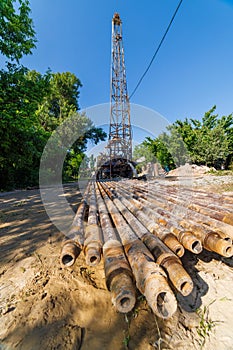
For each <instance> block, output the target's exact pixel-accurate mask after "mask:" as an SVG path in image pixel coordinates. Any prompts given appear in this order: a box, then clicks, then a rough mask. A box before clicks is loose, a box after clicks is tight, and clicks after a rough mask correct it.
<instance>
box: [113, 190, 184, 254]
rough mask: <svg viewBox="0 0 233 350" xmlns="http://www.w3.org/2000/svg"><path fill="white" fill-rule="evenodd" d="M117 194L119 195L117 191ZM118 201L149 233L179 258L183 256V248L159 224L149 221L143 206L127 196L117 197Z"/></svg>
mask: <svg viewBox="0 0 233 350" xmlns="http://www.w3.org/2000/svg"><path fill="white" fill-rule="evenodd" d="M119 193H121V192H120V191H119ZM119 199H120V201H121V202H122V203H123V204H124V205H125V206H126V207H127V208H128V209H129V210H130V211H131V212H132V213H133V214H134V215H135V217H137V219H138V220H139V221H140V222H141V223H142V224H143V225H144V226H145V227H146V228H147V229H148V231H150V232H151V233H153V234H155V235H156V236H158V237H159V238H160V239H161V240H162V241H164V243H165V241H166V243H165V244H166V245H167V246H168V247H169V248H170V249H171V250H172V251H173V252H174V253H175V254H176V255H178V256H179V257H181V256H183V255H184V247H183V246H182V244H181V243H180V242H179V241H178V240H177V238H176V237H175V236H174V234H172V233H171V232H170V231H169V230H167V229H166V228H165V227H161V226H160V225H159V224H157V223H156V222H154V220H152V219H150V218H149V217H148V216H147V215H146V214H145V213H144V212H143V205H142V203H140V202H139V201H137V200H136V199H134V198H130V197H129V196H126V195H125V196H123V195H119Z"/></svg>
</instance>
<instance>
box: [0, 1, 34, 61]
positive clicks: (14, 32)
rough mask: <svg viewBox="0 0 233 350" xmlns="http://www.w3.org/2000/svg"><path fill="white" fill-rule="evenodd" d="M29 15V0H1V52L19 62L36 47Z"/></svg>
mask: <svg viewBox="0 0 233 350" xmlns="http://www.w3.org/2000/svg"><path fill="white" fill-rule="evenodd" d="M29 15H30V7H29V1H28V0H18V1H16V0H1V2H0V52H1V53H2V54H3V55H4V56H6V57H7V58H8V59H10V60H11V61H16V62H19V60H20V59H21V58H22V56H23V55H28V54H31V53H32V49H33V48H34V47H35V43H36V38H35V31H34V29H33V22H32V19H31V18H30V17H29Z"/></svg>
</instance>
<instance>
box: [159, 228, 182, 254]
mask: <svg viewBox="0 0 233 350" xmlns="http://www.w3.org/2000/svg"><path fill="white" fill-rule="evenodd" d="M163 242H164V243H165V244H166V245H167V246H168V248H170V249H171V250H172V251H173V253H175V254H176V255H177V256H179V257H180V258H181V257H182V256H183V255H184V247H183V245H182V244H181V243H180V242H179V241H178V240H177V238H176V237H175V236H174V235H173V234H172V233H170V234H168V235H166V236H165V237H164V238H163Z"/></svg>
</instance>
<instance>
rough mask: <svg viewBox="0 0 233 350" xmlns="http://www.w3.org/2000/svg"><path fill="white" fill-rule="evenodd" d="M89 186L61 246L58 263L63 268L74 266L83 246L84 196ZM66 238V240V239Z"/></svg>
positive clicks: (85, 204)
mask: <svg viewBox="0 0 233 350" xmlns="http://www.w3.org/2000/svg"><path fill="white" fill-rule="evenodd" d="M88 192H89V185H88V186H87V188H86V191H85V193H84V196H83V199H82V202H81V204H80V205H79V207H78V210H77V212H76V215H75V217H74V220H73V222H72V225H71V227H70V230H69V232H68V233H67V236H66V240H65V242H64V243H63V245H62V250H61V254H60V262H61V265H62V266H63V267H65V266H67V267H68V266H72V265H74V263H75V261H76V259H77V257H78V256H79V254H80V252H81V250H82V249H83V246H84V225H83V223H84V216H85V212H86V209H87V201H86V196H87V194H88ZM67 237H68V238H67Z"/></svg>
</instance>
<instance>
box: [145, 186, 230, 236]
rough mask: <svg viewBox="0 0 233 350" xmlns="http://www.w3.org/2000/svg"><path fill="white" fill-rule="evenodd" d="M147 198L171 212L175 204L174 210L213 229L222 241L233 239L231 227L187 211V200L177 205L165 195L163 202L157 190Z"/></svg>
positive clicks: (189, 210)
mask: <svg viewBox="0 0 233 350" xmlns="http://www.w3.org/2000/svg"><path fill="white" fill-rule="evenodd" d="M144 192H145V190H144ZM144 196H145V195H144ZM148 196H150V201H151V202H153V203H154V204H156V205H157V206H158V207H161V208H164V209H167V210H170V211H172V209H173V207H174V204H176V208H177V209H179V211H180V212H184V213H185V215H186V217H187V218H191V219H192V218H195V220H196V221H197V222H199V223H202V224H205V225H207V226H210V227H212V228H214V231H216V232H217V233H218V234H219V235H220V237H221V238H223V239H226V240H228V241H229V238H233V231H232V226H231V225H229V224H226V223H224V222H221V221H219V220H216V219H213V218H210V217H209V216H207V215H203V214H201V213H198V212H196V211H194V210H191V209H189V208H188V207H187V206H188V202H187V199H186V200H185V199H184V200H183V201H179V204H178V202H177V200H174V198H172V197H171V196H170V195H168V194H167V193H165V194H164V196H163V197H164V199H165V200H164V199H162V198H158V197H161V193H160V192H159V190H157V191H156V193H154V195H153V194H148ZM145 198H146V197H145ZM168 201H170V203H168ZM174 202H175V203H174Z"/></svg>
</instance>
